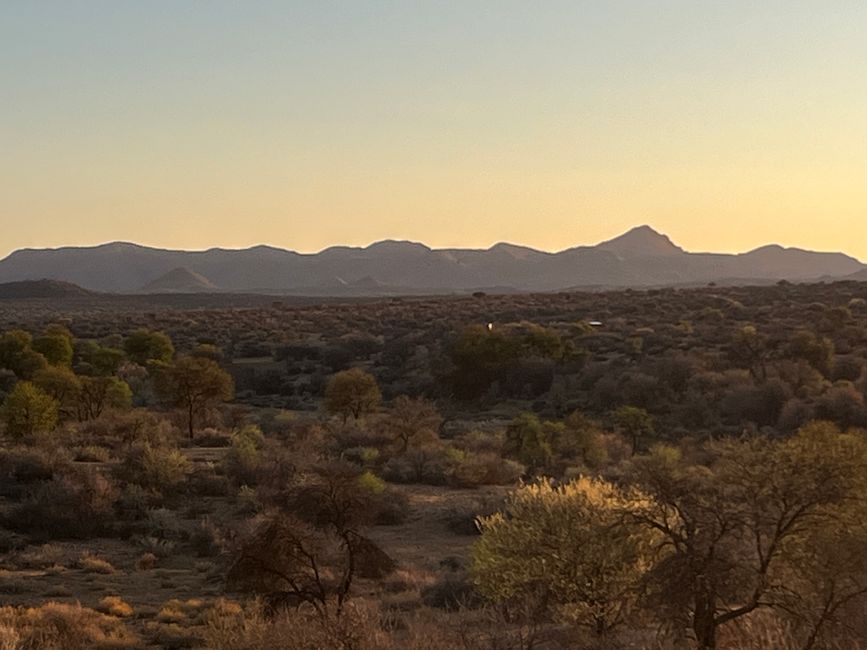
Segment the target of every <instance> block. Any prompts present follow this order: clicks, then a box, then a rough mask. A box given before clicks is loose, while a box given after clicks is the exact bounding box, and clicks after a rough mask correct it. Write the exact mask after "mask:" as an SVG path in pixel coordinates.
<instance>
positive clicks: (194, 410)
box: [156, 357, 234, 440]
mask: <svg viewBox="0 0 867 650" xmlns="http://www.w3.org/2000/svg"><path fill="white" fill-rule="evenodd" d="M156 389H157V392H158V393H159V394H160V395H162V396H163V398H164V399H166V400H167V401H169V402H170V403H172V404H174V405H175V406H176V407H178V408H180V409H183V411H184V413H185V415H186V420H187V430H188V432H189V435H190V440H192V439H193V438H194V436H195V427H196V422H197V421H198V420H199V419H200V418H201V417H202V416H203V415H204V414H205V413H206V412H207V410H208V409H209V408H212V407H213V406H215V405H217V404H219V403H220V402H225V401H228V400H230V399H232V396H233V394H234V383H233V381H232V377H231V376H230V375H229V373H227V372H226V371H225V370H223V369H222V368H221V367H220V366H219V365H218V364H217V363H216V362H214V361H212V360H211V359H206V358H204V357H180V358H179V359H177V360H176V361H175V362H174V363H172V364H167V365H162V366H160V367H159V368H158V369H157V371H156Z"/></svg>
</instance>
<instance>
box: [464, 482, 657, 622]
mask: <svg viewBox="0 0 867 650" xmlns="http://www.w3.org/2000/svg"><path fill="white" fill-rule="evenodd" d="M642 498H643V497H642V496H641V495H640V494H637V493H625V492H624V491H622V490H621V489H620V488H618V487H616V486H615V485H613V484H611V483H608V482H606V481H603V480H600V479H590V478H579V479H577V480H575V481H572V482H571V483H568V484H566V485H563V486H561V487H552V486H551V485H550V484H549V483H548V482H545V481H541V482H538V483H534V484H531V485H525V486H522V487H520V488H519V489H518V490H516V491H514V492H513V493H512V494H511V495H510V497H509V499H508V500H507V503H506V506H505V512H501V513H497V514H494V515H491V516H490V517H484V518H481V519H480V520H479V523H480V526H481V530H482V537H481V539H480V540H479V541H478V542H477V543H476V545H475V547H474V549H473V577H474V581H475V584H476V586H477V587H478V589H479V591H480V592H481V593H482V594H483V595H484V596H486V597H487V598H489V599H490V600H493V601H495V602H499V603H506V604H510V605H513V606H517V607H523V606H525V605H526V606H528V607H530V608H533V609H534V610H536V611H526V612H525V613H526V614H528V615H531V616H538V615H541V614H542V613H543V612H542V611H538V609H541V608H545V607H546V606H547V608H550V609H552V610H554V612H555V613H557V614H559V615H560V617H562V618H566V619H569V620H572V621H574V622H576V623H577V624H580V625H589V626H591V627H593V628H594V629H595V630H596V631H597V632H604V631H606V630H608V629H609V628H611V627H612V626H614V625H616V624H618V623H620V622H621V621H622V620H623V618H624V616H625V615H626V613H627V612H628V610H629V607H630V605H631V604H632V602H633V601H634V598H635V595H636V589H637V586H638V582H639V580H640V579H641V577H642V575H643V574H644V572H645V571H646V570H647V568H648V566H649V564H650V553H651V548H652V544H653V541H654V535H653V533H652V532H651V531H649V530H647V529H641V528H638V527H635V526H633V525H632V524H631V523H630V522H629V521H628V520H627V519H626V518H624V514H623V513H624V510H625V508H626V506H627V505H628V504H629V503H631V502H633V501H635V500H641V499H642ZM537 608H538V609H537Z"/></svg>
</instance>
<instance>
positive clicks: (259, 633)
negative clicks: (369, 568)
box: [204, 601, 389, 650]
mask: <svg viewBox="0 0 867 650" xmlns="http://www.w3.org/2000/svg"><path fill="white" fill-rule="evenodd" d="M204 639H205V648H206V649H207V650H274V649H276V648H280V649H281V650H314V649H318V648H329V649H333V650H381V649H384V648H387V647H389V638H388V635H387V634H386V633H385V631H384V630H383V626H382V621H381V618H380V616H379V614H378V612H376V610H375V609H373V608H371V607H366V606H363V605H360V604H356V603H352V604H350V605H348V606H347V608H346V610H345V611H344V614H343V616H341V617H339V618H330V617H327V618H323V617H321V616H318V615H315V614H313V613H312V612H311V611H309V610H304V609H301V610H283V611H281V612H280V613H279V614H277V615H276V616H273V617H268V616H266V615H265V610H264V608H263V607H262V606H261V605H259V606H255V605H254V606H252V607H249V608H247V609H244V608H241V607H240V606H238V605H237V604H235V603H231V602H227V601H219V602H218V603H217V605H216V606H215V607H214V608H213V610H212V611H211V612H210V614H209V615H208V617H207V627H206V630H205V633H204Z"/></svg>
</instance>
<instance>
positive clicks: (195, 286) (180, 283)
mask: <svg viewBox="0 0 867 650" xmlns="http://www.w3.org/2000/svg"><path fill="white" fill-rule="evenodd" d="M216 290H217V287H216V286H215V285H214V283H213V282H211V281H210V280H208V278H206V277H205V276H203V275H202V274H201V273H196V272H195V271H191V270H190V269H188V268H184V267H182V266H179V267H178V268H175V269H172V270H171V271H169V272H168V273H164V274H163V275H161V276H160V277H158V278H156V279H155V280H151V281H150V282H148V283H147V284H146V285H145V286H143V287H142V288H141V291H142V292H143V293H206V292H209V291H216Z"/></svg>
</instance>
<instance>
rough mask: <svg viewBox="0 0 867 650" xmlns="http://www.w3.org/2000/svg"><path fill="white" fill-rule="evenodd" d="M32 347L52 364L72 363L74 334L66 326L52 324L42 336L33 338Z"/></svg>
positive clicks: (63, 364) (65, 365) (66, 364)
mask: <svg viewBox="0 0 867 650" xmlns="http://www.w3.org/2000/svg"><path fill="white" fill-rule="evenodd" d="M31 347H32V348H33V349H34V350H35V351H36V352H39V353H40V354H41V355H42V356H44V357H45V359H46V361H48V363H49V364H50V365H52V366H63V367H67V368H68V367H69V366H71V365H72V356H73V349H72V334H70V332H69V330H67V329H66V328H65V327H61V326H59V325H52V326H51V327H49V328H48V329H46V330H45V333H44V334H43V335H42V336H39V337H37V338H35V339H33V342H32V344H31Z"/></svg>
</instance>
